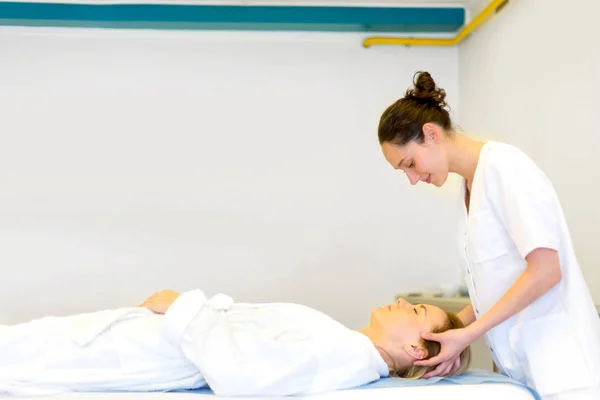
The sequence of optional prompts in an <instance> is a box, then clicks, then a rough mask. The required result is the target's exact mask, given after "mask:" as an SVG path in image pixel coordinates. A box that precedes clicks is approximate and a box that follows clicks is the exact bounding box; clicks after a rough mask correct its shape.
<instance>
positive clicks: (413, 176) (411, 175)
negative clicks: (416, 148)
mask: <svg viewBox="0 0 600 400" xmlns="http://www.w3.org/2000/svg"><path fill="white" fill-rule="evenodd" d="M406 177H407V178H408V181H409V182H410V184H411V185H416V184H417V182H419V179H420V177H419V174H417V173H416V172H413V171H408V172H406Z"/></svg>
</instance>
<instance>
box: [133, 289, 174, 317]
mask: <svg viewBox="0 0 600 400" xmlns="http://www.w3.org/2000/svg"><path fill="white" fill-rule="evenodd" d="M179 295H180V293H178V292H175V291H173V290H163V291H161V292H158V293H154V294H153V295H152V296H150V297H148V298H147V299H146V300H144V301H143V302H142V304H140V305H139V306H140V307H146V308H147V309H149V310H151V311H153V312H155V313H158V314H165V313H166V312H167V310H168V309H169V307H170V306H171V304H173V302H174V301H175V300H177V298H178V297H179Z"/></svg>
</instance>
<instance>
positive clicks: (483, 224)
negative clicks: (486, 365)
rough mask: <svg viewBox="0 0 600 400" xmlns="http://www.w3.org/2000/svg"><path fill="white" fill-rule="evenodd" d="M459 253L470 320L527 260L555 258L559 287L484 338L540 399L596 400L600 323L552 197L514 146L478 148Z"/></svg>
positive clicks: (502, 366) (505, 369)
mask: <svg viewBox="0 0 600 400" xmlns="http://www.w3.org/2000/svg"><path fill="white" fill-rule="evenodd" d="M464 193H465V185H464V183H463V201H462V204H463V211H464V219H463V222H464V224H463V225H462V227H461V228H462V229H461V235H460V237H461V251H462V253H463V255H464V257H463V260H464V261H465V262H464V270H465V276H466V282H467V286H468V288H469V295H470V297H471V302H472V304H473V309H474V312H475V316H476V318H479V317H480V316H481V315H483V314H484V313H486V312H487V311H488V310H489V309H490V308H492V306H494V304H495V303H496V302H497V301H498V300H499V299H500V298H501V297H502V296H503V295H504V294H505V293H506V292H507V291H508V289H509V288H510V287H511V286H512V285H513V283H514V282H515V281H516V280H517V279H518V278H519V276H520V275H521V274H522V273H523V272H524V271H525V269H526V267H527V262H526V261H525V257H526V256H527V255H528V254H529V253H530V252H531V251H532V250H534V249H536V248H539V247H546V248H551V249H555V250H557V251H558V253H559V257H560V264H561V265H560V267H561V271H562V280H561V282H560V283H559V284H558V285H557V286H556V287H554V288H553V289H551V290H550V291H549V292H548V293H547V294H545V295H544V296H542V297H541V298H540V299H538V300H537V301H536V302H534V303H533V304H532V305H530V306H529V307H527V308H526V309H524V310H523V311H522V312H520V313H518V314H517V315H515V316H514V317H512V318H510V319H508V320H506V321H505V322H504V323H502V324H500V325H498V326H496V327H495V328H494V329H492V330H490V331H489V332H488V334H487V335H486V340H487V343H488V345H489V349H490V352H491V354H492V357H493V359H494V362H495V364H496V365H497V366H498V368H499V370H500V371H501V372H502V373H504V374H505V375H507V376H509V377H512V378H515V379H518V380H520V381H521V382H523V383H526V384H528V385H530V386H531V387H534V388H535V389H536V390H537V391H538V392H539V393H540V395H541V396H542V397H543V398H545V399H550V398H553V399H554V398H557V399H590V400H592V399H595V400H599V399H600V318H599V317H598V314H597V311H596V309H595V307H594V304H593V302H592V298H591V296H590V293H589V290H588V288H587V286H586V283H585V281H584V278H583V275H582V272H581V269H580V267H579V264H578V262H577V259H576V257H575V252H574V249H573V245H572V243H571V238H570V235H569V231H568V228H567V224H566V221H565V217H564V215H563V212H562V208H561V205H560V203H559V201H558V198H557V195H556V193H555V191H554V189H553V187H552V184H551V183H550V181H549V179H548V178H547V177H546V176H545V175H544V173H543V172H542V171H541V170H540V169H539V168H538V167H537V165H535V164H534V162H533V161H532V160H531V159H530V158H529V157H528V156H527V155H526V154H525V153H523V152H522V151H520V150H519V149H517V148H515V147H513V146H511V145H508V144H503V143H497V142H489V143H487V144H486V145H485V146H484V147H483V149H482V150H481V154H480V156H479V162H478V165H477V169H476V171H475V177H474V180H473V185H472V188H471V197H470V206H469V212H468V213H467V210H466V207H465V206H464Z"/></svg>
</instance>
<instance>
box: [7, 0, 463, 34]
mask: <svg viewBox="0 0 600 400" xmlns="http://www.w3.org/2000/svg"><path fill="white" fill-rule="evenodd" d="M464 22H465V10H464V9H463V8H428V7H410V8H409V7H402V8H400V7H387V8H385V7H381V8H379V7H317V6H232V5H223V6H218V5H175V4H164V5H161V4H110V5H102V4H97V5H96V4H65V3H35V2H0V24H5V25H23V24H25V25H48V24H50V25H56V26H58V25H65V26H86V25H87V24H90V25H92V26H107V27H111V26H118V27H128V24H132V26H131V27H136V26H139V25H140V24H141V25H146V26H148V27H152V26H157V27H160V26H161V25H164V26H167V27H178V26H188V27H191V28H192V29H234V30H239V29H251V30H261V29H267V30H274V29H276V30H277V29H284V30H287V29H296V30H341V31H344V30H345V31H388V32H393V31H402V32H406V31H408V32H417V31H418V32H456V30H457V29H459V28H460V27H461V26H462V25H463V24H464Z"/></svg>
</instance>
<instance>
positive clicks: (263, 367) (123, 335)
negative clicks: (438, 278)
mask: <svg viewBox="0 0 600 400" xmlns="http://www.w3.org/2000/svg"><path fill="white" fill-rule="evenodd" d="M461 327H462V324H461V322H460V320H459V319H458V318H457V317H456V316H455V315H453V314H448V313H446V312H444V311H442V310H441V309H439V308H437V307H434V306H432V305H427V304H423V305H417V306H413V305H412V304H410V303H408V302H406V301H404V300H399V301H398V302H397V303H396V304H390V305H387V306H383V307H378V308H375V309H374V310H372V312H371V315H370V320H369V323H368V326H367V327H365V328H364V329H361V330H359V331H356V330H352V329H349V328H347V327H345V326H344V325H342V324H340V323H339V322H337V321H336V320H334V319H333V318H331V317H329V316H328V315H326V314H324V313H322V312H320V311H317V310H315V309H312V308H310V307H307V306H304V305H300V304H293V303H264V304H251V303H235V302H234V301H233V300H232V298H231V297H229V296H227V295H224V294H217V295H215V296H213V297H211V298H207V297H206V296H205V294H204V292H203V291H202V290H191V291H188V292H185V293H183V294H180V293H177V292H174V291H170V290H166V291H162V292H159V293H157V294H155V295H153V296H151V297H149V298H148V299H146V300H145V301H144V302H143V303H142V304H141V305H140V306H138V307H126V308H119V309H115V310H105V311H99V312H93V313H86V314H79V315H73V316H68V317H44V318H41V319H36V320H33V321H30V322H27V323H22V324H18V325H14V326H0V393H2V392H3V393H4V394H8V395H14V396H17V395H38V394H39V395H43V394H56V393H61V392H66V391H75V392H93V391H138V392H139V391H174V390H186V389H198V388H205V387H208V388H210V389H211V390H212V391H213V393H214V394H215V395H217V396H258V395H262V396H269V395H273V396H275V395H279V396H286V395H299V394H314V393H319V392H324V391H332V390H341V389H348V388H353V387H357V386H361V385H364V384H367V383H370V382H373V381H375V380H378V379H380V378H384V377H388V376H399V377H404V378H413V379H416V378H420V377H422V376H423V375H424V374H425V373H426V372H427V368H423V367H414V366H413V362H414V361H415V360H421V359H426V358H429V357H433V356H435V355H436V354H437V353H438V352H439V350H440V346H439V343H438V342H426V341H424V340H423V339H421V337H420V334H421V332H424V331H428V332H443V331H446V330H448V329H457V328H461ZM470 357H471V354H470V350H469V349H468V348H467V349H466V350H465V351H464V352H463V354H462V355H461V361H462V362H461V369H460V370H459V371H458V372H457V373H456V374H458V373H462V372H464V371H466V370H467V368H468V366H469V363H470Z"/></svg>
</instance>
